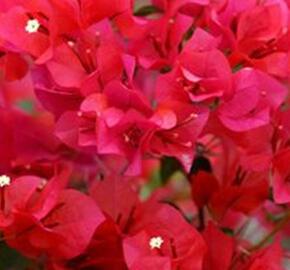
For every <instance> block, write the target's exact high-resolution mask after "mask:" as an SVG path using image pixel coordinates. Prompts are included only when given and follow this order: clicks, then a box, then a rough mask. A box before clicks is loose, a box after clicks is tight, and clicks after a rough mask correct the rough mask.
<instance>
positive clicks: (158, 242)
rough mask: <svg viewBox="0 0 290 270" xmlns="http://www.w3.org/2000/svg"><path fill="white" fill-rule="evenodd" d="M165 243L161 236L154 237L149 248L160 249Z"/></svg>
mask: <svg viewBox="0 0 290 270" xmlns="http://www.w3.org/2000/svg"><path fill="white" fill-rule="evenodd" d="M163 243H164V240H163V239H162V237H161V236H157V237H152V238H151V239H150V241H149V246H150V248H151V249H156V248H157V249H160V248H161V246H162V244H163Z"/></svg>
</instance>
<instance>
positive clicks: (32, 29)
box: [25, 19, 40, 34]
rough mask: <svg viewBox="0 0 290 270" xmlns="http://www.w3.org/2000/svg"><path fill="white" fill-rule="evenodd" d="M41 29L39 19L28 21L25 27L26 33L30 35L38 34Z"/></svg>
mask: <svg viewBox="0 0 290 270" xmlns="http://www.w3.org/2000/svg"><path fill="white" fill-rule="evenodd" d="M39 27H40V23H39V21H38V20H37V19H32V20H28V21H27V24H26V26H25V31H26V32H28V33H30V34H31V33H36V32H37V31H38V28H39Z"/></svg>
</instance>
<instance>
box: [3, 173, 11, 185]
mask: <svg viewBox="0 0 290 270" xmlns="http://www.w3.org/2000/svg"><path fill="white" fill-rule="evenodd" d="M10 182H11V179H10V177H9V176H7V175H1V176H0V187H5V186H9V185H10Z"/></svg>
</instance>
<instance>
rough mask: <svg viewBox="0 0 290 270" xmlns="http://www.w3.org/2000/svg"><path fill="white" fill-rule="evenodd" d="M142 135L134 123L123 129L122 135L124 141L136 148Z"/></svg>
mask: <svg viewBox="0 0 290 270" xmlns="http://www.w3.org/2000/svg"><path fill="white" fill-rule="evenodd" d="M142 135H143V132H142V130H141V129H140V128H138V127H137V126H135V125H134V126H133V127H131V128H129V129H127V130H126V131H125V133H124V134H123V137H124V141H125V142H126V143H129V144H130V145H131V146H132V147H135V148H137V147H138V145H139V142H140V140H141V137H142Z"/></svg>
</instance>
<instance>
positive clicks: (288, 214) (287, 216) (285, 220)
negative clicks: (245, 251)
mask: <svg viewBox="0 0 290 270" xmlns="http://www.w3.org/2000/svg"><path fill="white" fill-rule="evenodd" d="M289 221H290V210H288V211H287V212H286V213H285V216H284V217H283V218H282V219H281V220H280V221H279V222H277V224H276V226H275V227H274V228H273V230H272V231H271V232H270V233H269V234H267V235H266V236H265V237H264V238H263V239H262V240H261V241H260V242H259V243H257V244H256V245H254V246H253V247H251V248H250V249H249V251H250V252H253V251H256V250H258V249H260V248H261V247H263V246H264V245H265V244H267V243H268V242H269V241H270V240H271V238H272V237H273V236H274V235H275V234H276V233H278V232H279V231H281V230H282V229H283V228H284V226H285V225H287V224H288V222H289Z"/></svg>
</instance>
